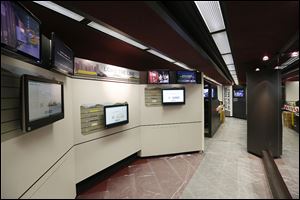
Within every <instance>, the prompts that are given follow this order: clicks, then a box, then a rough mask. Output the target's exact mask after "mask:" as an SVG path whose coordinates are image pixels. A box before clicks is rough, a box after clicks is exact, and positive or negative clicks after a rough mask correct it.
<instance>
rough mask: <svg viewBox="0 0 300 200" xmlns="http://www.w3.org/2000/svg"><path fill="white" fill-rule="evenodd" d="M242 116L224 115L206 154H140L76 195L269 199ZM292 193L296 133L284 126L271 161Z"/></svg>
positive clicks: (296, 172)
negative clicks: (280, 152)
mask: <svg viewBox="0 0 300 200" xmlns="http://www.w3.org/2000/svg"><path fill="white" fill-rule="evenodd" d="M246 144H247V121H246V120H241V119H235V118H226V120H225V123H224V124H222V125H221V126H220V128H219V130H218V131H217V133H216V134H215V135H214V137H213V138H205V151H204V152H205V153H203V154H200V153H189V154H180V155H175V156H162V157H151V158H141V159H138V160H136V161H134V162H133V163H132V164H131V165H129V166H128V167H125V168H123V169H121V170H120V171H118V172H117V173H115V174H114V175H112V176H111V177H109V178H108V179H106V180H104V181H102V182H100V183H98V184H96V185H95V186H93V187H92V188H90V189H89V190H87V191H85V192H83V193H81V194H80V195H78V197H77V198H80V199H121V198H127V199H128V198H130V199H131V198H136V199H162V198H164V199H171V198H175V199H177V198H184V199H185V198H189V199H191V198H192V199H195V198H197V199H199V198H222V199H223V198H229V199H244V198H246V199H249V198H251V199H257V198H263V199H270V198H272V194H271V191H270V188H269V184H268V181H267V178H266V176H265V172H264V166H263V163H262V160H261V159H260V158H258V157H256V156H254V155H252V154H249V153H248V152H247V146H246ZM275 162H276V164H277V166H278V168H279V170H280V172H281V173H282V176H283V178H284V180H285V182H286V184H287V186H288V189H289V191H290V193H291V194H292V196H293V198H299V134H298V133H296V132H294V131H293V130H290V129H287V128H284V130H283V155H282V157H281V158H280V159H276V160H275Z"/></svg>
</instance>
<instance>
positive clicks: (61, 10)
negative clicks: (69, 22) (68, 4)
mask: <svg viewBox="0 0 300 200" xmlns="http://www.w3.org/2000/svg"><path fill="white" fill-rule="evenodd" d="M33 2H34V3H37V4H39V5H41V6H44V7H46V8H48V9H50V10H53V11H55V12H58V13H60V14H62V15H65V16H67V17H70V18H72V19H74V20H76V21H79V22H80V21H81V20H83V19H84V17H82V16H81V15H78V14H77V13H74V12H72V11H70V10H68V9H66V8H64V7H61V6H60V5H57V4H55V3H53V2H52V1H33Z"/></svg>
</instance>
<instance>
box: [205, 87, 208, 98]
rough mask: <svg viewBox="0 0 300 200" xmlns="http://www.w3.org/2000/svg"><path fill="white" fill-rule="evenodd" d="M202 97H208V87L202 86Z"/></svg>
mask: <svg viewBox="0 0 300 200" xmlns="http://www.w3.org/2000/svg"><path fill="white" fill-rule="evenodd" d="M204 97H208V88H204Z"/></svg>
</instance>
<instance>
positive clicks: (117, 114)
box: [104, 104, 129, 128]
mask: <svg viewBox="0 0 300 200" xmlns="http://www.w3.org/2000/svg"><path fill="white" fill-rule="evenodd" d="M128 122H129V119H128V104H122V105H109V106H104V124H105V127H106V128H110V127H115V126H119V125H122V124H127V123H128Z"/></svg>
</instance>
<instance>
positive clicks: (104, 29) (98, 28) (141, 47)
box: [87, 22, 148, 50]
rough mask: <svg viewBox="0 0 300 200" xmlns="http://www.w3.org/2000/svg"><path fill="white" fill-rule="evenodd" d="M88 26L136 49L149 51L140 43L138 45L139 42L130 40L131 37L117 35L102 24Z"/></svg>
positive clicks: (92, 23)
mask: <svg viewBox="0 0 300 200" xmlns="http://www.w3.org/2000/svg"><path fill="white" fill-rule="evenodd" d="M87 25H88V26H90V27H92V28H94V29H96V30H98V31H101V32H103V33H106V34H108V35H110V36H113V37H115V38H117V39H119V40H122V41H124V42H126V43H128V44H131V45H133V46H135V47H138V48H140V49H143V50H145V49H148V47H146V46H144V45H142V44H140V43H138V42H136V41H134V40H132V39H130V38H129V37H126V36H125V35H122V34H120V33H117V32H116V31H114V30H112V29H109V28H107V27H105V26H103V25H101V24H98V23H96V22H90V23H88V24H87Z"/></svg>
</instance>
